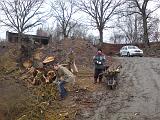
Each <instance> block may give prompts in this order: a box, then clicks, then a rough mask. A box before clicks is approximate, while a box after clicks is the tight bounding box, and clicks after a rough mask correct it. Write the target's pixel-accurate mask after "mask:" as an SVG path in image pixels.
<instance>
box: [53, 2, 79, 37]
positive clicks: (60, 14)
mask: <svg viewBox="0 0 160 120" xmlns="http://www.w3.org/2000/svg"><path fill="white" fill-rule="evenodd" d="M51 4H52V5H51V12H52V16H53V17H55V18H56V20H57V22H58V24H59V25H60V27H61V32H62V34H63V37H64V38H67V37H68V36H69V33H70V32H71V30H72V29H73V28H74V27H75V25H76V24H77V20H75V19H73V16H74V15H75V13H76V12H77V9H76V8H75V5H74V1H73V0H67V1H64V0H55V1H54V2H52V3H51ZM73 21H74V22H73ZM73 23H74V24H73Z"/></svg>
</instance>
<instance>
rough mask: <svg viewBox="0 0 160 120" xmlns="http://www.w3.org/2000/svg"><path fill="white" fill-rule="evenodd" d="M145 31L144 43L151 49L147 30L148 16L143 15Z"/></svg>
mask: <svg viewBox="0 0 160 120" xmlns="http://www.w3.org/2000/svg"><path fill="white" fill-rule="evenodd" d="M143 30H144V35H143V42H144V43H145V44H146V45H148V46H149V47H150V44H149V38H148V28H147V16H146V14H143Z"/></svg>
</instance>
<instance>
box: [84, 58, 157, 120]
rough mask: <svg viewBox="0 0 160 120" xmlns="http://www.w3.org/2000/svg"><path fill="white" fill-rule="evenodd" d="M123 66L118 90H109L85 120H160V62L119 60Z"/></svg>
mask: <svg viewBox="0 0 160 120" xmlns="http://www.w3.org/2000/svg"><path fill="white" fill-rule="evenodd" d="M117 59H119V60H120V61H121V62H122V66H123V68H122V70H121V77H120V82H119V87H118V89H117V90H114V91H112V90H106V93H103V94H102V95H103V96H102V99H101V100H100V102H99V104H98V106H97V107H96V108H95V110H94V115H92V116H89V117H88V118H85V119H86V120H160V59H159V58H145V57H142V58H138V57H132V58H127V57H125V58H117Z"/></svg>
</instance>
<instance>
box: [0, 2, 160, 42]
mask: <svg viewBox="0 0 160 120" xmlns="http://www.w3.org/2000/svg"><path fill="white" fill-rule="evenodd" d="M48 1H49V0H48ZM48 3H49V2H48ZM45 6H46V8H45V9H47V10H48V9H49V7H48V6H47V5H45ZM153 6H154V5H152V4H150V7H151V8H152V7H153ZM154 15H155V16H156V17H159V18H160V9H159V10H157V11H156V12H155V13H154ZM77 16H79V17H81V18H82V21H83V22H85V19H83V18H88V17H86V15H85V14H83V13H77V14H76V16H75V17H77ZM82 16H84V17H82ZM0 17H1V16H0ZM53 21H54V20H53V18H51V19H49V20H48V21H46V22H45V23H44V25H43V27H48V26H49V27H52V26H53V25H52V24H53ZM110 24H112V23H110ZM39 27H42V26H39ZM37 28H38V27H36V28H33V29H32V30H30V32H27V34H36V30H37ZM7 30H8V31H10V32H13V31H11V30H10V29H9V28H6V27H0V38H2V39H5V38H6V31H7ZM91 33H92V34H93V35H95V36H98V35H99V32H98V30H95V29H92V28H90V30H89V32H88V34H91ZM112 33H113V29H112V28H108V29H107V30H104V41H105V42H109V41H108V40H109V38H110V36H111V35H112Z"/></svg>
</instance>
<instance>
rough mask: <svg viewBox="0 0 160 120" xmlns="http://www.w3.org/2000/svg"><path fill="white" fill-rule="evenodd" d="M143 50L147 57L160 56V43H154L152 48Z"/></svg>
mask: <svg viewBox="0 0 160 120" xmlns="http://www.w3.org/2000/svg"><path fill="white" fill-rule="evenodd" d="M143 51H144V56H146V57H160V43H157V44H153V45H151V47H150V48H149V47H147V48H144V49H143Z"/></svg>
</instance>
